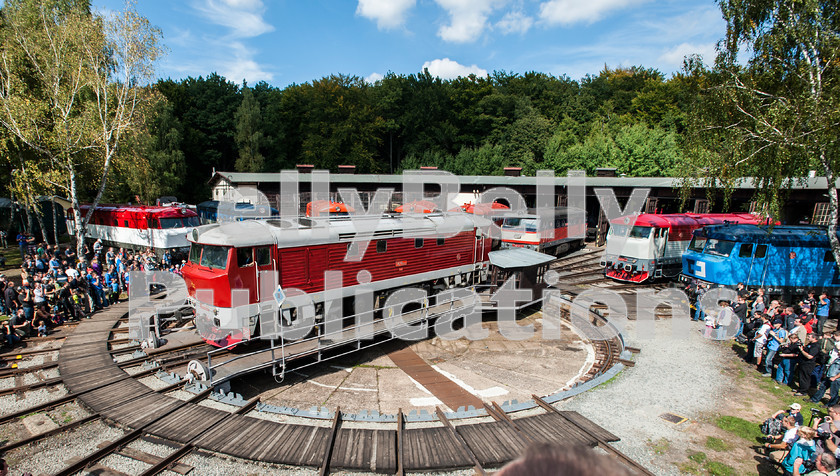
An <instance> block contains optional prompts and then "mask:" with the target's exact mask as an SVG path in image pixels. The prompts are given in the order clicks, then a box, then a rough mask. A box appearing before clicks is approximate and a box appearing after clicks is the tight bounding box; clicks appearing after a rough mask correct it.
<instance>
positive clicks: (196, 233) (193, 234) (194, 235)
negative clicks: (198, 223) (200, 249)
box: [192, 228, 198, 242]
mask: <svg viewBox="0 0 840 476" xmlns="http://www.w3.org/2000/svg"><path fill="white" fill-rule="evenodd" d="M192 239H193V241H196V242H197V241H198V228H193V231H192Z"/></svg>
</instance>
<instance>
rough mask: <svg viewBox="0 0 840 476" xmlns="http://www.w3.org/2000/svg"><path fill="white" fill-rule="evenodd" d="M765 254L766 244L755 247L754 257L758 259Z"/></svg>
mask: <svg viewBox="0 0 840 476" xmlns="http://www.w3.org/2000/svg"><path fill="white" fill-rule="evenodd" d="M765 256H767V245H758V246H756V247H755V257H756V258H758V259H761V258H764V257H765Z"/></svg>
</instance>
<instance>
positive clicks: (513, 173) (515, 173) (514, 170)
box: [505, 167, 522, 177]
mask: <svg viewBox="0 0 840 476" xmlns="http://www.w3.org/2000/svg"><path fill="white" fill-rule="evenodd" d="M520 175H522V167H505V176H506V177H519V176H520Z"/></svg>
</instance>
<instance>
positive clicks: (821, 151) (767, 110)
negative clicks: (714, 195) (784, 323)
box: [689, 0, 840, 260]
mask: <svg viewBox="0 0 840 476" xmlns="http://www.w3.org/2000/svg"><path fill="white" fill-rule="evenodd" d="M719 4H720V7H721V11H722V12H723V17H724V19H725V20H726V23H727V28H726V37H725V38H724V40H722V41H721V43H720V45H719V54H718V57H717V61H716V65H715V68H714V70H713V71H712V72H711V78H712V79H713V80H715V81H716V82H715V83H713V87H712V88H710V89H709V90H707V92H706V96H705V98H704V99H705V100H704V102H703V105H704V108H703V110H702V111H700V113H699V114H697V116H696V117H697V118H698V122H697V123H695V124H694V131H693V133H694V137H693V138H692V145H693V147H692V151H693V156H694V157H693V158H694V159H695V162H698V163H699V166H700V167H701V170H702V173H701V174H695V175H690V174H689V178H694V179H695V180H705V181H706V182H707V183H714V182H718V181H722V182H723V183H725V184H731V183H733V181H736V180H738V179H740V178H741V177H744V176H749V175H753V176H754V177H755V178H756V180H757V182H758V183H757V186H758V187H759V188H761V189H763V193H762V194H760V195H759V198H760V199H762V200H763V201H764V202H765V204H767V205H768V209H769V210H770V212H771V213H772V214H774V215H777V214H778V211H779V208H780V201H781V198H780V197H781V196H782V194H781V193H780V192H781V191H782V190H783V189H784V188H785V187H787V186H788V185H789V184H790V183H791V180H792V179H791V177H802V176H804V174H805V171H806V170H808V169H809V168H810V167H814V166H816V167H818V168H819V170H821V171H822V173H823V175H824V176H825V178H826V179H827V183H828V196H829V204H830V221H829V228H828V237H829V240H830V242H831V248H832V250H833V252H834V255H835V257H836V258H837V259H838V260H840V241H838V239H837V235H836V231H837V222H838V200H837V189H836V180H837V170H838V165H840V154H838V146H837V141H836V138H837V135H838V132H840V131H838V124H840V104H838V101H840V86H838V79H840V78H838V67H837V61H838V54H840V35H838V33H837V32H838V31H840V9H838V6H837V4H836V2H826V1H820V0H798V1H789V2H777V1H769V0H750V1H741V0H737V1H736V0H720V1H719ZM745 45H746V46H748V47H749V51H750V54H749V56H748V61H747V63H746V64H741V63H739V62H738V55H739V52H740V51H742V50H743V49H744V48H743V47H744V46H745ZM689 66H694V67H695V69H696V68H697V66H696V62H693V63H692V62H690V63H689ZM706 144H710V145H708V146H707V145H706ZM702 176H705V179H703V178H702Z"/></svg>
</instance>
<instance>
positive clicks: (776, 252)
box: [682, 224, 840, 296]
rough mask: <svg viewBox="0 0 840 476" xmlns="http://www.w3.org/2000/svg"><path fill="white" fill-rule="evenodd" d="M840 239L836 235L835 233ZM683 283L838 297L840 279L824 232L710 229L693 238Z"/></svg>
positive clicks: (785, 228)
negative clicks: (818, 292)
mask: <svg viewBox="0 0 840 476" xmlns="http://www.w3.org/2000/svg"><path fill="white" fill-rule="evenodd" d="M838 236H840V233H838ZM682 277H683V279H696V280H699V281H702V282H706V283H711V284H717V285H723V286H735V285H736V284H737V283H744V284H745V285H746V286H747V287H751V288H758V287H763V288H765V290H766V292H767V293H768V294H781V295H786V296H796V295H804V294H805V293H807V292H808V290H809V289H817V290H820V289H825V290H826V291H827V292H828V293H829V295H835V296H837V295H838V294H840V275H838V269H837V265H836V263H835V261H834V255H833V254H832V252H831V249H830V247H829V242H828V234H827V232H826V229H825V227H818V226H774V227H768V226H759V225H731V224H730V225H712V226H707V227H705V228H701V229H699V230H696V231H695V232H694V237H693V238H692V240H691V243H690V244H689V246H688V250H686V252H685V253H684V254H683V258H682Z"/></svg>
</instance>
